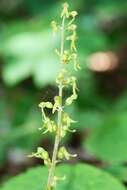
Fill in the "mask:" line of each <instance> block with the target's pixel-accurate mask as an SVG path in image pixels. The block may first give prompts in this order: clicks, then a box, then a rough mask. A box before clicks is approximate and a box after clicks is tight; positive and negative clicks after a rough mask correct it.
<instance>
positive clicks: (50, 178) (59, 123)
mask: <svg viewBox="0 0 127 190" xmlns="http://www.w3.org/2000/svg"><path fill="white" fill-rule="evenodd" d="M64 30H65V17H63V19H62V26H61V51H60V55H61V56H60V57H61V58H60V62H61V64H62V56H63V53H64V32H65V31H64ZM58 88H59V97H60V99H61V103H60V105H59V109H58V120H57V126H58V128H57V132H56V137H55V143H54V148H53V155H52V162H51V166H50V169H49V175H48V182H47V189H46V190H53V188H54V185H53V183H54V175H55V167H56V161H57V153H58V148H59V144H60V140H61V128H62V94H63V85H62V84H59V86H58Z"/></svg>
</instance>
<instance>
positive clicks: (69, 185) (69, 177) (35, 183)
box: [1, 164, 125, 190]
mask: <svg viewBox="0 0 127 190" xmlns="http://www.w3.org/2000/svg"><path fill="white" fill-rule="evenodd" d="M62 175H66V180H64V181H60V182H59V183H58V184H57V187H56V190H67V189H71V190H88V189H89V190H102V189H103V190H115V189H117V190H125V188H124V186H123V185H122V184H121V183H120V182H119V181H117V179H115V178H114V177H112V176H111V175H109V174H108V173H106V172H103V171H101V170H99V169H96V168H94V167H92V166H89V165H85V164H84V165H83V164H77V165H75V166H69V165H61V166H59V167H58V168H57V176H62ZM46 181H47V168H45V167H43V168H42V167H38V168H34V169H31V170H29V171H27V172H26V173H25V174H21V175H19V176H17V177H14V178H12V179H11V180H9V181H8V182H7V183H6V184H5V185H4V186H3V188H1V190H14V189H15V187H16V188H17V189H18V190H28V189H31V190H42V189H45V185H46Z"/></svg>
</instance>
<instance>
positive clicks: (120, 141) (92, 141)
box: [85, 112, 127, 163]
mask: <svg viewBox="0 0 127 190" xmlns="http://www.w3.org/2000/svg"><path fill="white" fill-rule="evenodd" d="M126 123H127V117H126V112H122V113H119V112H118V113H117V112H116V113H115V112H114V113H109V115H108V116H107V117H106V118H105V119H104V122H103V124H102V126H101V127H98V128H95V129H94V130H93V131H92V133H91V135H90V136H89V138H88V140H87V142H86V143H85V146H86V148H87V150H88V151H89V152H90V153H91V154H93V155H96V156H97V158H100V159H102V160H105V161H106V160H107V161H109V162H116V163H121V162H124V161H126V160H127V154H126V153H127V150H126V147H127V126H126Z"/></svg>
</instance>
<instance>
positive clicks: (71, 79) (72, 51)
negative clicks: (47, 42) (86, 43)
mask: <svg viewBox="0 0 127 190" xmlns="http://www.w3.org/2000/svg"><path fill="white" fill-rule="evenodd" d="M76 16H77V12H76V11H71V12H70V11H69V5H68V4H67V3H64V4H63V9H62V12H61V25H60V26H59V25H58V24H57V22H56V21H52V23H51V26H52V28H53V32H58V31H60V36H61V42H60V50H58V49H56V54H57V56H58V57H59V62H60V65H61V69H60V72H59V74H58V76H57V78H56V84H57V85H58V95H57V96H55V97H54V103H52V102H41V103H40V104H39V107H40V108H41V112H42V118H43V126H42V127H41V128H39V129H40V130H44V132H43V133H55V142H54V147H53V154H52V158H51V159H50V157H49V154H48V152H47V151H46V150H44V149H43V148H41V147H38V149H37V152H36V153H32V154H31V155H30V157H36V158H40V159H42V160H43V161H44V164H45V165H46V166H47V167H48V171H49V172H48V180H47V186H46V189H45V190H54V189H55V187H56V184H57V181H58V180H64V179H65V176H64V177H59V176H58V177H57V176H56V174H55V169H56V164H57V163H58V162H60V161H62V160H65V159H66V160H69V159H70V158H71V157H75V156H76V154H74V155H73V154H70V153H69V152H68V151H67V150H66V148H65V147H64V146H60V144H61V140H62V138H64V137H65V135H66V134H67V132H75V130H74V129H70V127H71V124H72V123H75V121H74V120H72V119H71V117H70V116H69V114H68V113H66V112H65V107H66V106H69V105H70V104H72V103H73V101H74V100H76V99H77V84H76V83H77V79H76V77H75V76H71V75H70V74H69V72H68V70H67V65H68V64H71V63H73V67H74V70H76V71H77V70H78V69H80V66H79V64H78V62H77V49H76V40H77V33H76V29H77V26H76V25H75V24H74V21H75V17H76ZM67 41H68V42H69V48H68V49H66V48H65V42H67ZM66 87H71V88H72V95H71V96H69V97H67V98H66V100H64V99H63V90H64V88H66ZM45 108H48V109H51V110H52V114H55V113H56V112H57V121H53V120H51V119H50V118H49V117H48V116H47V115H46V113H45ZM43 189H44V188H43Z"/></svg>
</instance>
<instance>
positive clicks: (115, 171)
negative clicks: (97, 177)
mask: <svg viewBox="0 0 127 190" xmlns="http://www.w3.org/2000/svg"><path fill="white" fill-rule="evenodd" d="M104 170H105V171H107V172H109V173H110V174H112V175H113V176H115V177H116V178H118V179H119V180H121V181H123V182H127V167H126V166H124V165H113V166H111V167H106V168H104Z"/></svg>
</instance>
